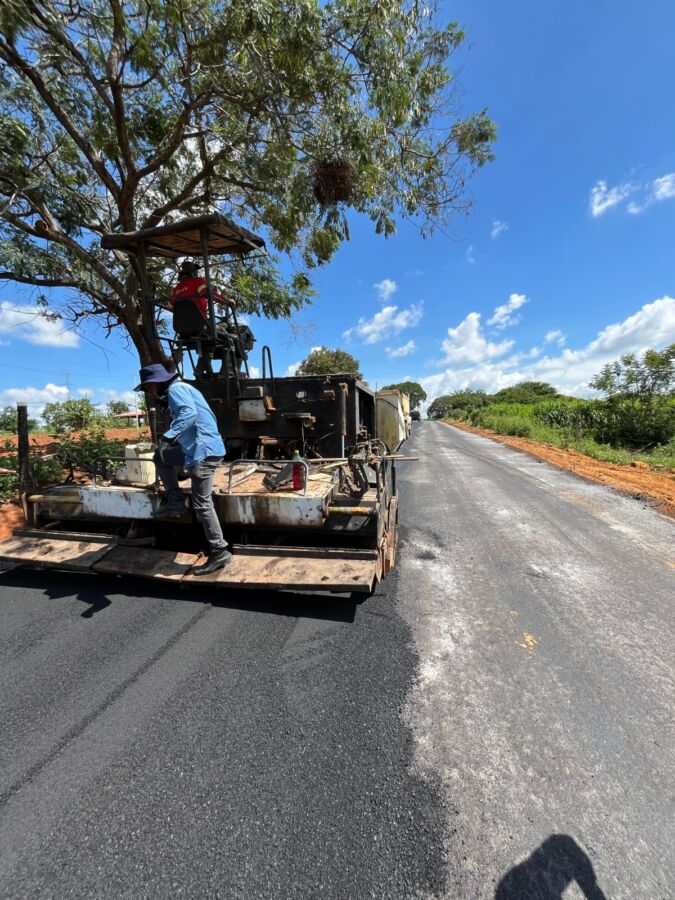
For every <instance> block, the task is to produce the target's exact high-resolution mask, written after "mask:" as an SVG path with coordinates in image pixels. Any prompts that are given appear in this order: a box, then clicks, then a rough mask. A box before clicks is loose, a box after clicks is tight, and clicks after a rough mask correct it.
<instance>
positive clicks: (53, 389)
mask: <svg viewBox="0 0 675 900" xmlns="http://www.w3.org/2000/svg"><path fill="white" fill-rule="evenodd" d="M69 395H70V391H69V390H68V388H67V387H66V385H64V384H51V383H50V384H46V385H45V386H44V387H42V388H36V387H32V386H28V387H12V388H5V389H4V390H2V391H0V408H1V407H4V406H16V404H17V403H25V404H26V405H27V406H28V414H29V416H31V417H32V418H33V419H38V418H40V415H41V413H42V410H43V409H44V407H45V404H47V403H61V402H63V401H64V400H67V399H68V397H69Z"/></svg>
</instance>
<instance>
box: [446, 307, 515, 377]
mask: <svg viewBox="0 0 675 900" xmlns="http://www.w3.org/2000/svg"><path fill="white" fill-rule="evenodd" d="M513 344H514V341H500V342H499V343H498V344H493V343H492V342H491V341H488V340H487V339H486V338H485V336H484V335H483V333H482V329H481V324H480V313H477V312H470V313H469V315H468V316H467V317H466V318H465V319H464V320H463V321H462V322H460V323H459V325H458V326H457V327H456V328H448V336H447V338H446V339H445V340H444V341H443V343H442V344H441V346H442V347H443V350H444V352H445V359H444V360H443V362H445V363H452V364H453V365H461V364H464V365H466V364H472V363H479V362H481V361H482V360H485V359H493V358H495V357H497V356H503V355H504V354H505V353H508V352H509V350H510V349H511V347H513Z"/></svg>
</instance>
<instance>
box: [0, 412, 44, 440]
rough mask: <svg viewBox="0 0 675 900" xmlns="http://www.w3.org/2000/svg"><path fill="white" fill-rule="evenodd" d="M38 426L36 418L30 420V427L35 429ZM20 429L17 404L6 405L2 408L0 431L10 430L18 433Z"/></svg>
mask: <svg viewBox="0 0 675 900" xmlns="http://www.w3.org/2000/svg"><path fill="white" fill-rule="evenodd" d="M36 426H37V422H36V421H35V419H29V420H28V427H29V428H30V429H33V428H35V427H36ZM18 430H19V413H18V412H17V409H16V406H5V407H4V408H3V409H0V432H3V431H4V432H9V433H10V434H16V433H17V431H18Z"/></svg>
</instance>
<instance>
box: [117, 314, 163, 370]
mask: <svg viewBox="0 0 675 900" xmlns="http://www.w3.org/2000/svg"><path fill="white" fill-rule="evenodd" d="M122 325H123V326H124V328H126V330H127V332H128V334H129V337H130V338H131V341H132V343H133V345H134V347H135V348H136V350H137V352H138V359H139V361H140V364H141V366H148V365H150V364H151V363H163V364H164V365H166V364H167V363H168V362H171V358H170V357H167V355H166V353H165V352H164V348H163V347H162V345H161V343H160V341H159V339H158V338H156V337H155V338H153V337H150V336H149V335H147V334H146V333H145V329H144V328H143V325H142V324H141V323H140V322H138V321H133V322H131V321H123V322H122Z"/></svg>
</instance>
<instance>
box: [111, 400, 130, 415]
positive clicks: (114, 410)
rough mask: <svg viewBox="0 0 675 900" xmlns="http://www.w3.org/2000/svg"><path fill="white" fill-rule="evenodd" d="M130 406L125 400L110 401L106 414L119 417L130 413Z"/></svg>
mask: <svg viewBox="0 0 675 900" xmlns="http://www.w3.org/2000/svg"><path fill="white" fill-rule="evenodd" d="M129 409H130V407H129V404H128V403H125V401H124V400H110V401H109V402H108V404H107V406H106V414H107V415H109V416H119V415H121V414H122V413H126V412H129Z"/></svg>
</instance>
